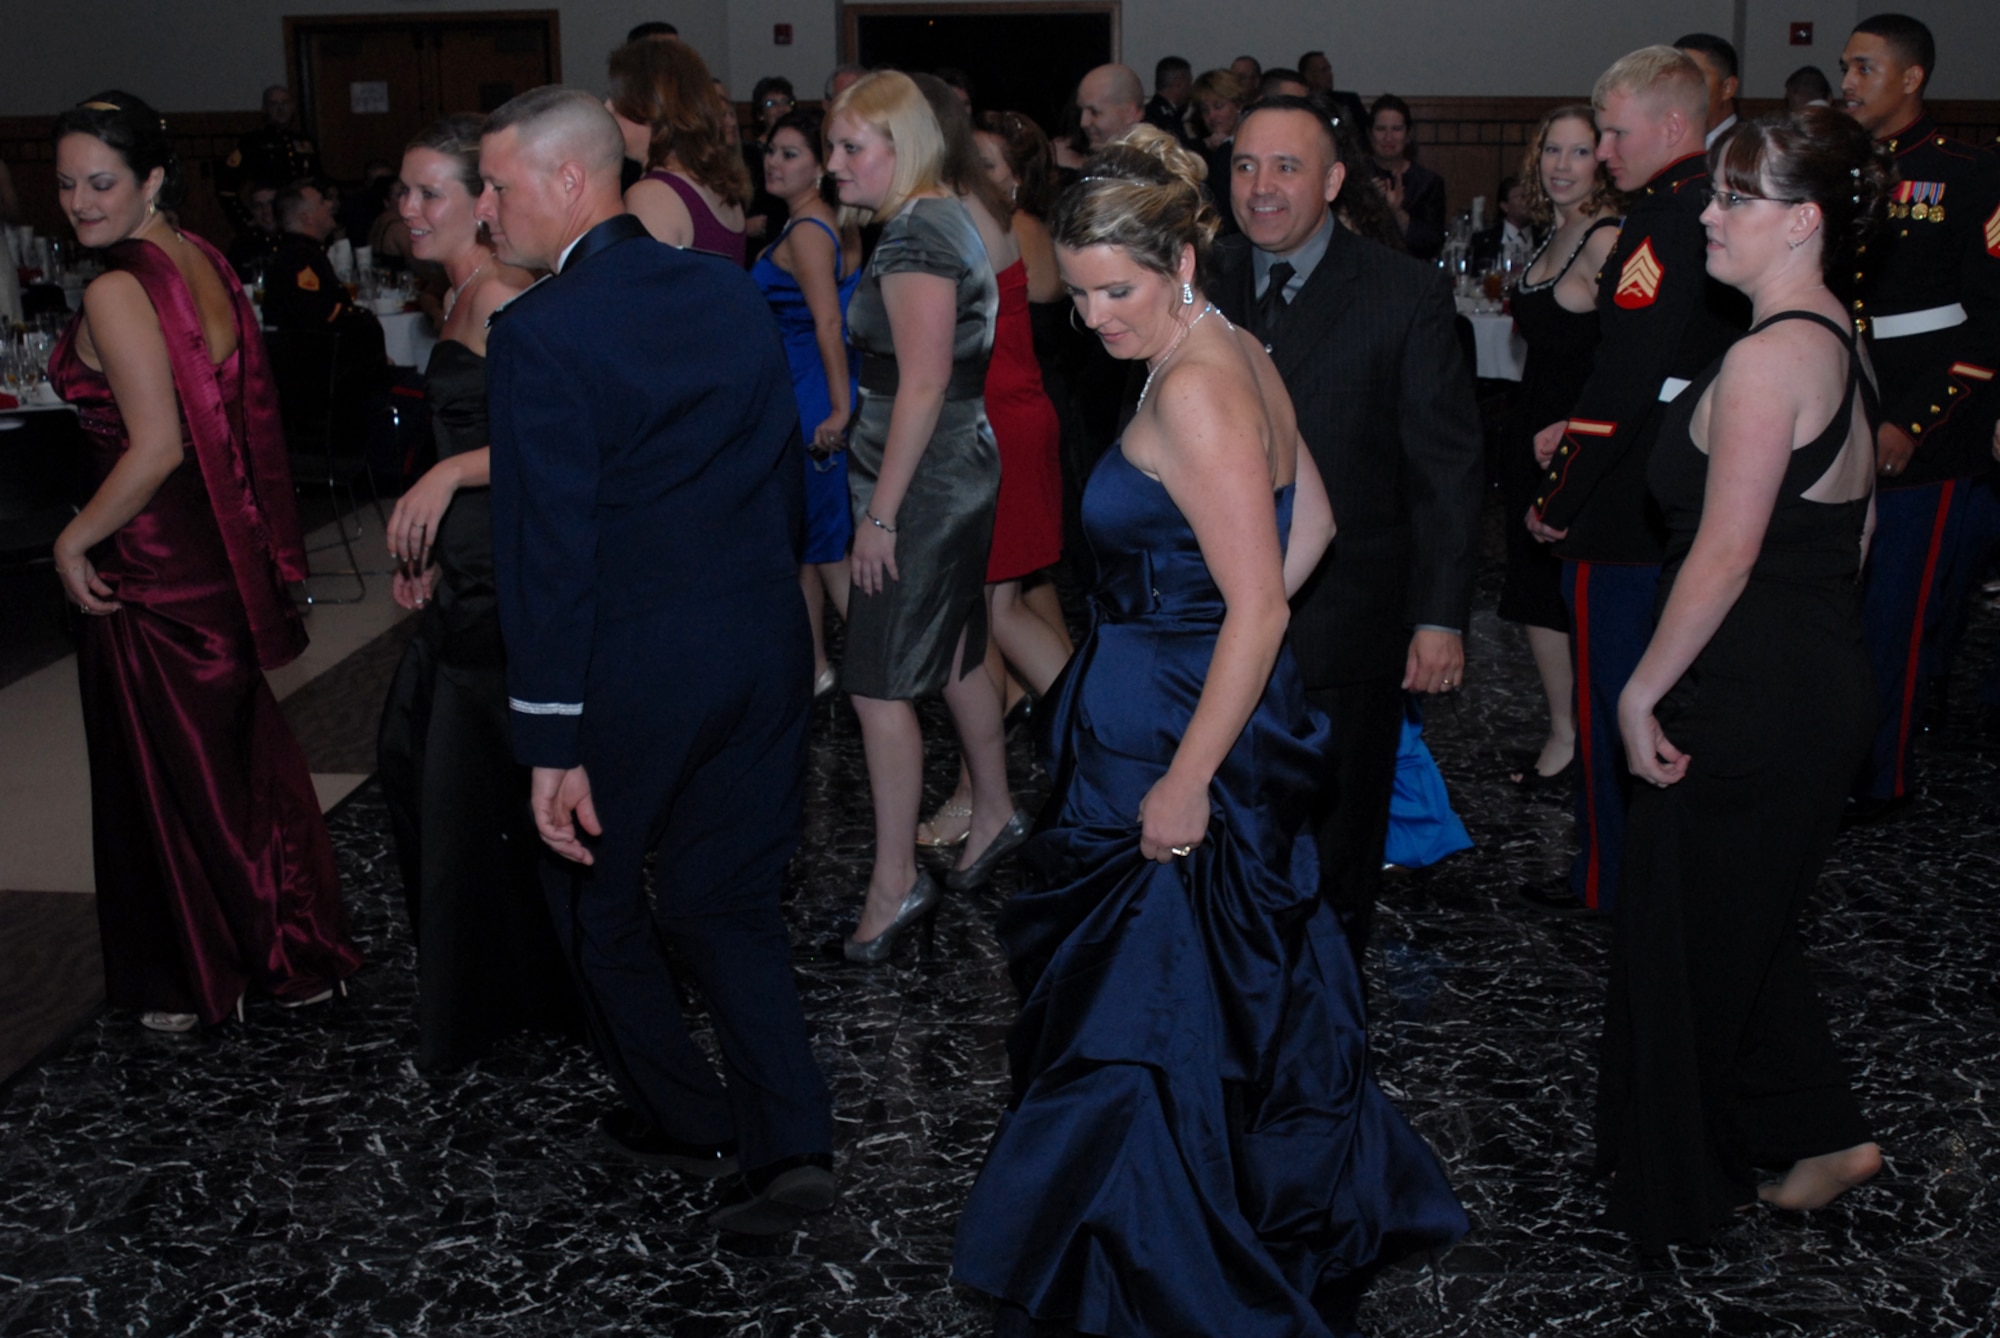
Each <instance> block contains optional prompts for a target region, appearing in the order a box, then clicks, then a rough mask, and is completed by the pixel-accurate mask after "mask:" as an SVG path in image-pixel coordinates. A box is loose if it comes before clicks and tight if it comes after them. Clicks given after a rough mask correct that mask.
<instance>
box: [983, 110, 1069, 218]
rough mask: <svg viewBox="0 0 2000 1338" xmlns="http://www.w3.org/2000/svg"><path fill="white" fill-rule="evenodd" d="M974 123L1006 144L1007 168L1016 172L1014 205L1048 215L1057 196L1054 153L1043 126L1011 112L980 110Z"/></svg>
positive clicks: (1037, 214) (1028, 211)
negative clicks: (1043, 131)
mask: <svg viewBox="0 0 2000 1338" xmlns="http://www.w3.org/2000/svg"><path fill="white" fill-rule="evenodd" d="M974 125H975V126H976V127H977V128H978V129H979V130H981V131H983V132H985V133H986V134H989V135H993V136H996V137H997V138H998V139H999V140H1000V142H1001V144H1002V145H1003V146H1004V147H1003V152H1004V153H1005V154H1006V158H1007V170H1008V171H1010V172H1012V173H1013V174H1014V207H1015V208H1016V209H1018V210H1020V211H1021V212H1022V213H1024V214H1032V215H1034V216H1035V217H1036V218H1046V217H1048V213H1049V205H1050V203H1051V202H1052V201H1053V199H1054V197H1055V152H1054V150H1052V149H1050V148H1049V137H1048V136H1047V135H1045V134H1043V133H1042V128H1041V127H1040V126H1038V125H1036V124H1035V123H1034V121H1033V120H1032V119H1030V118H1029V117H1026V116H1023V115H1021V113H1019V112H1010V111H986V112H981V113H979V115H978V117H976V118H975V120H974Z"/></svg>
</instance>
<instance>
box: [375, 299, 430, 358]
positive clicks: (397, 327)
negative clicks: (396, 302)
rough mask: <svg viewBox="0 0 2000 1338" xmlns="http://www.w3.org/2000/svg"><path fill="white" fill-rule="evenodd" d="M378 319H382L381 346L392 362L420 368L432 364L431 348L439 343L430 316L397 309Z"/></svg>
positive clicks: (419, 312)
mask: <svg viewBox="0 0 2000 1338" xmlns="http://www.w3.org/2000/svg"><path fill="white" fill-rule="evenodd" d="M376 319H377V320H379V321H381V322H382V346H383V348H384V349H385V350H386V351H387V352H388V354H389V361H390V362H393V363H395V364H396V365H397V366H398V367H414V368H416V369H417V370H418V371H420V372H421V371H423V370H425V369H426V368H428V367H429V366H430V362H431V350H432V349H434V348H436V347H437V334H436V332H434V331H433V330H432V329H431V318H430V317H428V316H426V315H424V313H423V312H421V311H397V312H392V313H391V314H389V315H387V316H377V317H376Z"/></svg>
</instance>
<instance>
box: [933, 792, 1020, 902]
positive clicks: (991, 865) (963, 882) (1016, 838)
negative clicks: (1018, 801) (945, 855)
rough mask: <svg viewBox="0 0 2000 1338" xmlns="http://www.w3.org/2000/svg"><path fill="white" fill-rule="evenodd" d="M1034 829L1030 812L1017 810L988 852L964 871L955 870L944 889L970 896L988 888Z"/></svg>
mask: <svg viewBox="0 0 2000 1338" xmlns="http://www.w3.org/2000/svg"><path fill="white" fill-rule="evenodd" d="M1033 828H1034V819H1032V818H1030V817H1029V816H1028V810H1027V809H1025V808H1017V809H1015V810H1014V816H1013V817H1011V818H1009V819H1007V825H1006V826H1005V827H1002V828H1001V829H1000V830H999V831H998V832H997V833H995V834H994V837H993V839H992V840H991V841H990V842H988V843H987V846H986V849H984V850H982V851H980V852H979V858H978V859H976V860H974V861H972V863H970V864H968V865H966V866H965V867H964V868H963V869H953V870H952V871H951V872H950V873H948V874H946V875H945V876H944V885H945V886H946V887H948V888H950V889H951V890H952V891H954V892H971V891H973V890H975V889H977V888H982V887H984V886H986V884H987V883H988V882H990V881H991V880H992V878H993V871H994V870H995V869H997V868H999V867H1000V861H1001V860H1003V859H1006V858H1007V857H1008V856H1009V855H1011V854H1013V853H1014V852H1015V851H1016V850H1018V849H1020V847H1021V843H1022V842H1023V841H1025V840H1027V839H1028V833H1029V832H1030V831H1031V830H1033Z"/></svg>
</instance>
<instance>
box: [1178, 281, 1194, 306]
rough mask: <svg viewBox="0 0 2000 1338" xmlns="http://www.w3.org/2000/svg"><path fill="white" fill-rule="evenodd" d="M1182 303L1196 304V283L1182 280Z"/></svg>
mask: <svg viewBox="0 0 2000 1338" xmlns="http://www.w3.org/2000/svg"><path fill="white" fill-rule="evenodd" d="M1181 305H1182V306H1184V307H1191V306H1193V305H1194V285H1193V284H1191V283H1189V282H1187V281H1186V280H1182V281H1181Z"/></svg>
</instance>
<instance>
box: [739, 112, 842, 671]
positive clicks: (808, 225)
mask: <svg viewBox="0 0 2000 1338" xmlns="http://www.w3.org/2000/svg"><path fill="white" fill-rule="evenodd" d="M825 180H826V166H825V164H824V163H823V162H822V161H821V159H820V117H819V113H818V112H813V111H795V112H789V113H787V114H786V115H784V116H782V117H780V118H779V119H778V120H777V122H776V123H775V124H774V125H773V126H772V127H771V131H770V137H769V138H768V139H767V140H766V141H765V143H764V189H765V190H767V191H769V192H770V193H771V195H772V197H773V198H774V199H777V200H779V201H780V202H782V203H783V204H784V206H785V209H786V217H787V218H788V219H789V220H790V221H789V222H787V223H786V224H785V229H784V231H783V232H780V233H779V234H778V238H777V240H776V241H774V242H772V243H771V245H770V246H769V247H767V248H766V249H765V251H764V254H762V255H761V256H758V257H757V263H756V264H755V265H753V266H752V267H751V269H750V277H751V278H752V279H755V280H756V281H757V287H758V289H759V290H760V291H761V292H762V293H763V294H764V300H765V301H766V302H769V303H770V304H771V312H772V314H773V315H775V316H776V317H777V318H778V333H779V334H780V335H782V336H783V337H784V340H785V361H786V362H788V363H790V364H791V368H792V394H793V396H794V398H796V399H797V400H798V402H799V431H800V433H801V434H802V435H803V436H804V437H805V443H806V462H805V471H806V551H805V554H804V558H805V562H804V565H803V566H801V567H800V568H799V584H800V586H801V587H802V588H803V589H804V590H805V594H806V611H807V612H808V613H809V614H810V615H811V617H812V630H813V695H814V696H819V695H821V694H822V693H825V692H828V691H830V690H832V688H833V683H834V672H833V666H831V665H829V664H828V663H827V660H826V634H825V623H826V602H827V600H828V599H832V600H833V607H834V608H835V609H836V610H837V611H838V612H839V613H840V616H841V617H843V618H845V617H846V616H847V545H848V544H849V543H850V542H851V541H852V540H853V538H854V517H853V515H852V514H850V513H849V511H848V497H847V426H848V424H849V423H851V422H852V421H853V420H854V398H855V392H856V390H857V389H858V387H857V386H856V384H855V379H854V366H853V361H852V359H850V358H849V357H848V355H847V304H848V302H849V301H851V300H852V299H853V297H854V290H855V289H856V288H858V287H860V285H861V237H860V234H859V233H858V232H857V231H856V230H855V229H854V227H853V226H852V225H849V226H846V227H843V226H841V223H840V220H839V219H838V218H837V217H835V215H834V211H833V206H832V205H830V204H828V203H827V202H826V199H825V196H824V195H823V194H822V193H821V187H822V183H823V182H824V181H825Z"/></svg>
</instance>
